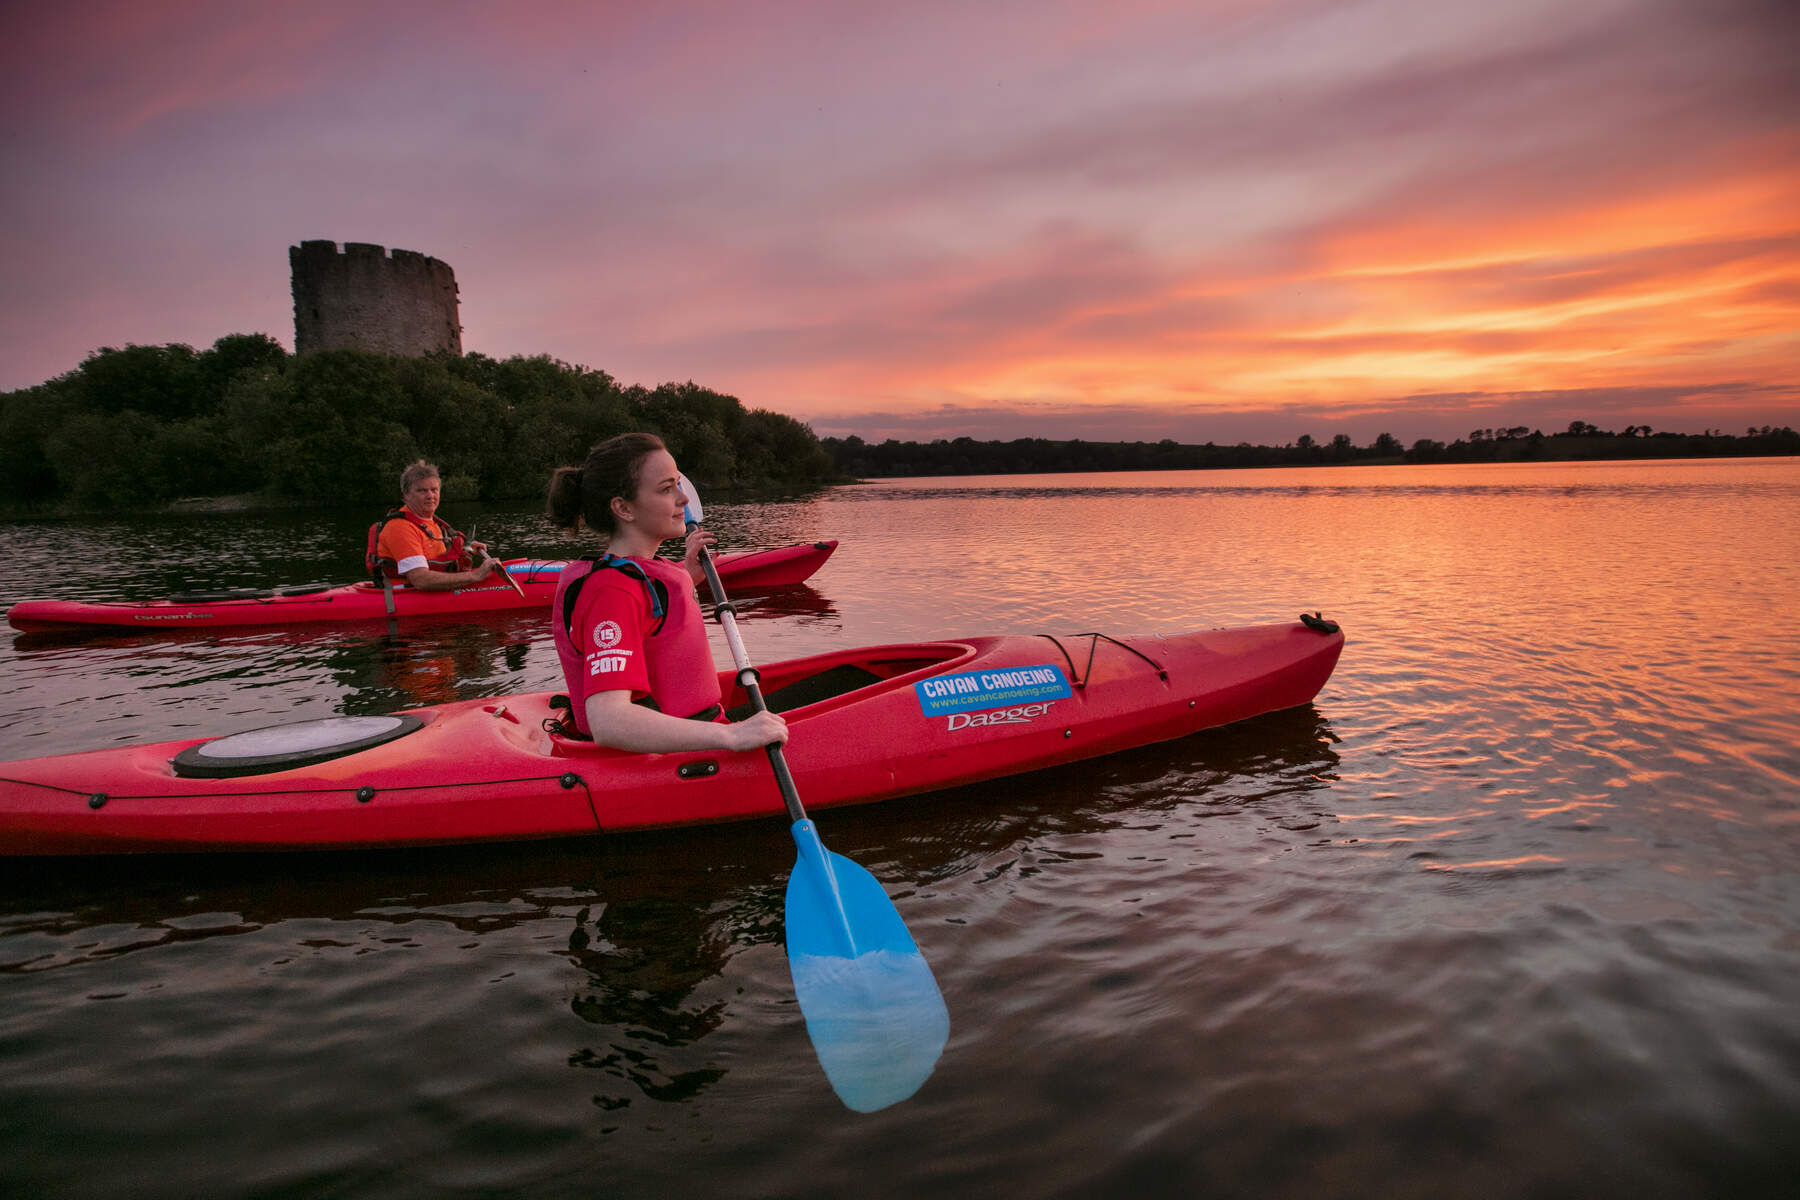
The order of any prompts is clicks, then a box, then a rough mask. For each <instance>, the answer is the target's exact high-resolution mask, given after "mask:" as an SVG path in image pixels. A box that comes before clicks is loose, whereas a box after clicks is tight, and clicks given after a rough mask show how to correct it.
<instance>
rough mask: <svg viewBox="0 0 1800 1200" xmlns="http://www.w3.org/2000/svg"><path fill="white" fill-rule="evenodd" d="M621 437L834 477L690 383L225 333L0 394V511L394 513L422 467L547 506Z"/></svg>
mask: <svg viewBox="0 0 1800 1200" xmlns="http://www.w3.org/2000/svg"><path fill="white" fill-rule="evenodd" d="M633 429H645V430H650V431H652V432H655V433H657V434H660V435H661V436H662V438H663V440H664V441H666V442H667V443H668V444H669V447H670V449H671V450H672V451H673V452H674V454H675V456H676V458H677V460H678V461H679V462H680V463H681V464H682V468H683V470H685V471H686V472H687V473H688V475H689V476H690V477H691V478H693V480H694V481H695V483H697V484H701V485H703V486H709V487H714V488H729V489H762V490H771V491H801V490H810V489H813V488H816V487H819V486H822V485H824V484H827V483H830V482H832V481H833V480H834V479H835V478H836V472H835V469H834V468H833V466H832V463H831V460H830V458H829V457H828V456H827V455H826V454H825V452H824V450H823V448H822V447H821V446H820V445H819V440H818V438H817V437H815V436H814V435H813V432H812V430H811V429H809V428H808V427H807V426H806V425H804V424H802V423H801V422H799V421H796V420H794V419H793V418H792V417H788V416H784V415H782V414H780V413H774V412H768V411H766V410H762V409H750V410H747V409H745V408H744V406H743V405H742V404H741V403H740V402H739V401H738V400H737V399H736V398H734V397H732V396H727V395H722V394H720V393H718V392H714V391H710V390H709V389H707V388H703V387H700V386H699V385H697V384H694V383H691V382H689V383H681V384H663V385H661V386H659V387H656V388H644V387H641V386H636V385H633V386H630V387H624V386H621V385H620V384H619V383H618V382H617V381H616V380H614V379H613V378H612V376H610V375H608V374H606V372H604V371H597V370H593V369H590V368H587V367H573V366H569V365H567V364H565V363H561V362H557V361H555V360H553V359H551V358H548V357H544V356H540V357H535V358H523V357H514V358H509V359H506V360H505V361H498V360H495V359H492V358H488V357H486V356H484V355H480V354H467V355H463V356H461V357H456V356H454V355H448V354H440V355H429V356H426V357H423V358H407V357H395V356H392V355H387V354H375V353H368V352H364V351H358V350H331V351H325V352H321V353H316V354H307V355H304V356H295V355H290V354H289V353H288V352H287V351H286V350H285V349H283V348H282V346H281V344H280V343H279V342H277V341H275V340H274V339H273V338H271V337H269V336H268V335H266V334H232V335H229V336H227V337H223V338H220V339H219V340H218V341H217V342H215V343H213V345H212V347H211V348H210V349H208V350H204V351H195V350H194V349H193V348H192V347H191V346H185V345H180V344H171V345H165V346H131V345H128V346H126V347H125V348H124V349H123V350H118V349H113V348H111V347H107V348H105V349H101V350H97V351H95V352H94V353H93V354H92V355H90V356H89V357H88V359H87V360H86V361H85V362H83V363H82V364H81V366H79V367H77V368H76V369H75V370H73V371H70V372H68V373H67V374H64V375H60V376H58V377H56V378H55V379H52V380H50V381H48V382H46V383H43V384H39V385H38V386H37V387H32V388H24V389H21V390H19V391H13V392H6V393H4V394H0V506H3V507H5V508H7V509H10V510H11V511H14V512H22V511H67V510H95V509H119V508H125V509H141V508H145V507H153V506H155V505H158V504H161V503H164V502H167V501H170V500H175V499H182V498H189V497H218V496H234V495H240V494H245V493H251V494H258V495H261V496H263V497H266V498H268V499H269V500H272V501H276V502H281V503H299V504H321V505H324V504H352V503H367V502H377V503H379V502H384V501H394V500H397V499H398V493H399V486H400V485H399V478H400V471H401V468H402V467H404V466H405V465H406V464H407V463H409V462H412V461H413V460H414V459H418V458H425V459H429V460H430V461H432V462H435V463H437V464H438V466H439V468H440V469H441V470H442V471H443V473H444V482H445V487H446V490H447V492H448V494H449V495H451V496H454V497H455V498H456V499H458V500H473V499H478V498H479V499H486V500H505V499H520V498H525V497H541V496H542V495H543V491H544V481H545V479H546V478H547V477H548V476H549V473H550V471H551V469H552V468H554V467H557V466H563V465H567V464H572V463H579V462H581V460H582V459H583V458H584V457H586V455H587V451H588V448H589V447H590V446H592V445H593V444H594V443H595V442H597V441H600V440H601V439H603V438H606V437H610V436H612V435H613V434H615V433H623V432H625V431H627V430H633Z"/></svg>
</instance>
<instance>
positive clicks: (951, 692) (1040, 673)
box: [913, 663, 1071, 717]
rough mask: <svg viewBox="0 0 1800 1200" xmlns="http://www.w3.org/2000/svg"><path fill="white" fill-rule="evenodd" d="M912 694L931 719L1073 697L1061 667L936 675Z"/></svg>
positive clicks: (922, 682) (1044, 666)
mask: <svg viewBox="0 0 1800 1200" xmlns="http://www.w3.org/2000/svg"><path fill="white" fill-rule="evenodd" d="M913 692H914V693H915V694H917V695H918V697H919V707H920V709H922V710H923V711H924V713H925V715H926V716H928V717H941V716H946V715H948V714H950V713H961V712H976V711H979V710H981V709H988V708H1005V707H1007V706H1008V705H1017V704H1031V703H1034V702H1036V701H1041V700H1066V699H1068V698H1069V696H1070V694H1071V693H1070V691H1069V679H1068V676H1066V675H1064V674H1063V673H1062V668H1061V667H1056V666H1052V665H1050V664H1049V663H1044V664H1042V665H1041V666H1035V667H1008V668H1006V669H1005V670H997V671H958V672H956V673H954V674H951V675H934V676H932V677H931V678H930V679H921V680H920V681H919V682H917V683H915V684H913Z"/></svg>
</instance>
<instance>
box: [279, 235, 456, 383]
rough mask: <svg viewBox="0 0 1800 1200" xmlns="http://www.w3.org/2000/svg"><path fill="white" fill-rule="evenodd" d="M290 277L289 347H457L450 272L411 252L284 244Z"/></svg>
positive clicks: (415, 351)
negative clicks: (291, 320) (291, 328)
mask: <svg viewBox="0 0 1800 1200" xmlns="http://www.w3.org/2000/svg"><path fill="white" fill-rule="evenodd" d="M288 265H289V266H290V267H291V268H292V270H293V278H294V353H295V354H309V353H311V352H313V351H315V350H343V349H354V350H374V351H378V352H380V353H383V354H402V355H420V354H430V353H432V352H434V351H438V350H448V351H449V352H451V353H452V354H461V353H462V325H461V323H460V322H459V320H458V315H457V299H456V297H457V291H456V275H455V273H454V272H452V271H451V270H450V265H449V264H448V263H445V262H441V261H439V260H438V259H435V258H430V257H428V256H426V255H423V254H419V253H417V252H416V251H413V250H395V251H394V252H393V253H392V254H389V253H388V251H387V250H386V249H385V248H383V247H381V246H375V245H371V244H369V243H367V242H345V243H344V249H343V252H342V253H339V252H338V246H337V243H336V242H324V241H314V242H301V243H300V244H299V245H298V246H289V247H288Z"/></svg>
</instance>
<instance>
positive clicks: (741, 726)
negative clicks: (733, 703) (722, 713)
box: [725, 712, 788, 750]
mask: <svg viewBox="0 0 1800 1200" xmlns="http://www.w3.org/2000/svg"><path fill="white" fill-rule="evenodd" d="M725 728H726V729H728V730H730V731H731V748H732V749H733V750H761V749H762V748H763V747H764V746H774V745H778V744H784V743H786V741H787V740H788V725H787V718H786V717H783V716H782V715H781V714H780V713H772V712H759V713H755V714H753V715H751V716H749V717H746V718H744V719H743V720H742V721H737V722H734V723H733V724H730V725H727V726H726V727H725Z"/></svg>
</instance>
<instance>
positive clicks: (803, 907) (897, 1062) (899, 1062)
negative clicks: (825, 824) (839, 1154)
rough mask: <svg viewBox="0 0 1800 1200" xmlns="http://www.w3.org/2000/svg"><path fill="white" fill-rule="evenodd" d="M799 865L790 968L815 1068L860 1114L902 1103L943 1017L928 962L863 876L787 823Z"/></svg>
mask: <svg viewBox="0 0 1800 1200" xmlns="http://www.w3.org/2000/svg"><path fill="white" fill-rule="evenodd" d="M793 831H794V844H795V845H796V846H798V847H799V850H800V856H799V858H798V859H797V860H796V861H795V863H794V873H793V874H792V875H791V876H789V878H788V889H787V945H788V969H789V970H790V971H791V972H792V973H793V976H794V994H795V996H796V997H798V999H799V1001H800V1011H801V1013H802V1014H803V1015H804V1016H805V1017H806V1032H807V1034H808V1036H810V1037H811V1038H812V1043H813V1050H814V1051H815V1052H816V1053H817V1054H818V1056H819V1065H820V1066H822V1067H823V1068H825V1078H826V1079H827V1080H829V1081H830V1083H831V1089H832V1091H834V1092H836V1093H837V1094H838V1098H839V1099H840V1100H842V1101H843V1102H844V1103H845V1105H847V1106H848V1107H850V1108H852V1109H854V1110H855V1111H857V1112H875V1111H876V1110H878V1109H883V1108H886V1107H887V1106H888V1105H890V1104H897V1103H899V1102H900V1101H902V1100H904V1099H906V1098H907V1097H908V1096H910V1095H912V1094H913V1093H914V1092H916V1091H918V1090H919V1088H920V1086H921V1085H923V1084H924V1082H925V1081H926V1080H927V1079H929V1078H930V1077H931V1072H932V1068H934V1067H935V1066H937V1060H938V1056H939V1055H940V1054H942V1053H943V1052H944V1043H945V1042H946V1041H948V1040H949V1038H950V1013H949V1012H948V1011H947V1010H946V1009H945V1008H944V997H943V995H942V993H940V992H939V991H938V985H937V980H936V979H935V978H933V977H932V974H931V967H930V966H929V965H928V964H927V963H926V962H925V956H924V955H922V954H920V953H919V948H918V946H916V945H914V943H913V940H912V935H911V934H910V933H908V932H907V931H906V925H905V923H904V922H903V921H901V920H900V914H899V913H898V912H896V911H895V910H894V903H893V901H891V900H889V899H888V896H887V893H886V892H884V891H882V889H881V884H879V883H877V882H876V881H875V877H874V876H873V875H870V874H869V873H868V872H867V871H865V870H863V869H862V868H861V867H859V866H857V865H856V864H855V863H853V862H851V861H850V860H849V859H847V858H845V857H843V856H842V855H839V854H833V853H832V852H831V851H829V850H827V849H826V848H825V847H824V845H823V844H822V843H821V842H820V841H819V833H818V830H817V829H815V828H814V827H813V823H812V822H811V821H810V820H804V821H796V822H794V827H793Z"/></svg>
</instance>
